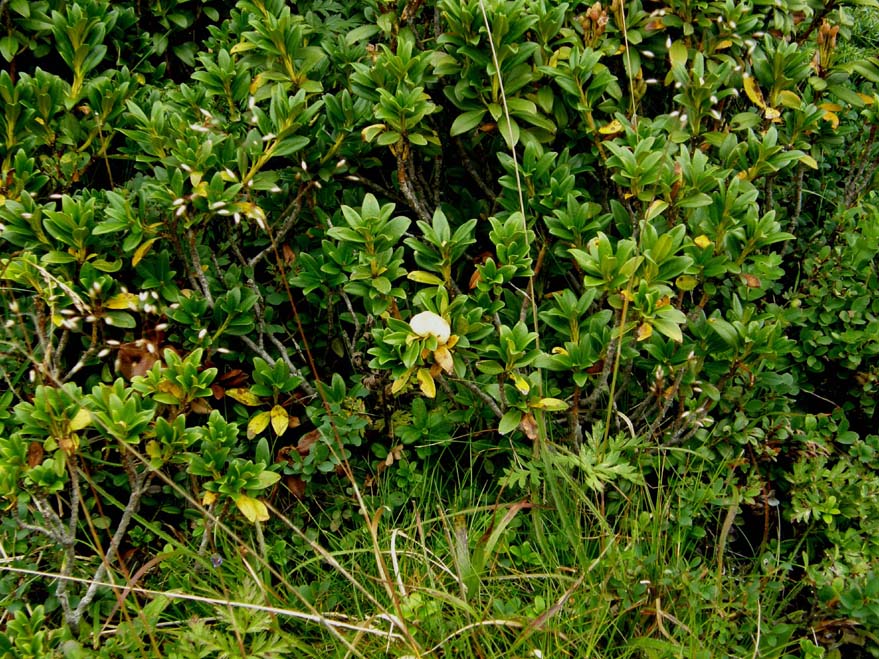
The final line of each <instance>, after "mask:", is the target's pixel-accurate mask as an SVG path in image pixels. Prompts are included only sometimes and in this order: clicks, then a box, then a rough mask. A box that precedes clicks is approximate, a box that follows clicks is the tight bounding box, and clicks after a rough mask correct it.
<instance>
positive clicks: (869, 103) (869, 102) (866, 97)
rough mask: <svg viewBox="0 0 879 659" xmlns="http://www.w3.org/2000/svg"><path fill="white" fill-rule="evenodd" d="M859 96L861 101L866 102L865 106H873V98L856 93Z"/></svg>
mask: <svg viewBox="0 0 879 659" xmlns="http://www.w3.org/2000/svg"><path fill="white" fill-rule="evenodd" d="M855 93H856V94H857V95H858V96H860V97H861V100H862V101H863V102H864V105H873V103H874V101H873V97H872V96H867V95H866V94H862V93H861V92H855Z"/></svg>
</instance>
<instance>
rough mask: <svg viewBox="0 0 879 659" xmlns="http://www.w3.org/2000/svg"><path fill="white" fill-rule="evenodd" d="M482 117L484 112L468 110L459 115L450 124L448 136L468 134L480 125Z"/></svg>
mask: <svg viewBox="0 0 879 659" xmlns="http://www.w3.org/2000/svg"><path fill="white" fill-rule="evenodd" d="M484 116H485V110H470V111H468V112H464V113H463V114H459V115H458V118H457V119H455V121H454V123H452V128H451V129H450V130H449V134H450V135H451V136H452V137H454V136H455V135H461V134H462V133H468V132H470V131H471V130H473V129H474V128H476V127H477V126H478V125H479V124H480V123H482V118H483V117H484Z"/></svg>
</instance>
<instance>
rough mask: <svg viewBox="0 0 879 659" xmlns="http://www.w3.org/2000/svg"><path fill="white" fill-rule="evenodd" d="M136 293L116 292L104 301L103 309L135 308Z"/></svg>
mask: <svg viewBox="0 0 879 659" xmlns="http://www.w3.org/2000/svg"><path fill="white" fill-rule="evenodd" d="M137 301H138V298H137V295H135V294H134V293H116V295H114V296H113V297H111V298H110V299H109V300H107V301H106V302H104V308H105V309H137Z"/></svg>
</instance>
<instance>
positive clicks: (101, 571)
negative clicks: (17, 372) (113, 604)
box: [65, 470, 151, 630]
mask: <svg viewBox="0 0 879 659" xmlns="http://www.w3.org/2000/svg"><path fill="white" fill-rule="evenodd" d="M150 474H151V472H150V471H148V470H144V471H141V472H139V473H138V474H137V477H136V480H135V483H134V487H132V489H131V494H130V495H129V496H128V503H127V504H126V506H125V509H124V510H123V511H122V517H121V518H120V520H119V523H118V525H117V527H116V532H115V533H114V534H113V537H112V538H111V539H110V546H109V547H108V548H107V553H106V554H105V555H104V560H102V561H101V564H100V565H99V566H98V568H97V569H96V570H95V573H94V575H93V577H92V579H91V580H90V584H89V587H88V589H87V590H86V592H85V594H84V595H83V596H82V599H81V600H80V601H79V603H78V604H77V605H76V608H75V609H74V610H73V611H70V612H68V613H66V615H65V618H66V619H67V624H68V625H70V627H71V629H73V630H77V629H78V628H79V623H80V621H81V620H82V615H83V613H85V610H86V609H87V608H88V607H89V605H90V604H91V603H92V600H93V599H94V598H95V595H97V593H98V588H100V587H101V582H102V581H103V580H104V577H105V576H106V575H107V572H108V570H109V569H110V564H111V563H112V562H113V561H115V560H116V556H117V554H118V553H119V545H121V544H122V540H123V538H124V537H125V534H126V533H127V532H128V525H129V524H130V522H131V520H132V518H133V517H134V515H135V513H137V511H138V510H139V509H140V500H141V497H143V495H144V493H145V492H146V491H147V487H148V485H149V481H150V480H151V479H150Z"/></svg>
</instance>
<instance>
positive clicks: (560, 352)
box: [552, 346, 568, 356]
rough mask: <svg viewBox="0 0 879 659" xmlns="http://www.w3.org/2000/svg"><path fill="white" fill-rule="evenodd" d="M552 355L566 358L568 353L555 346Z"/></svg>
mask: <svg viewBox="0 0 879 659" xmlns="http://www.w3.org/2000/svg"><path fill="white" fill-rule="evenodd" d="M552 354H554V355H566V356H567V354H568V351H567V350H565V349H564V348H562V347H561V346H556V347H555V348H553V349H552Z"/></svg>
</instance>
